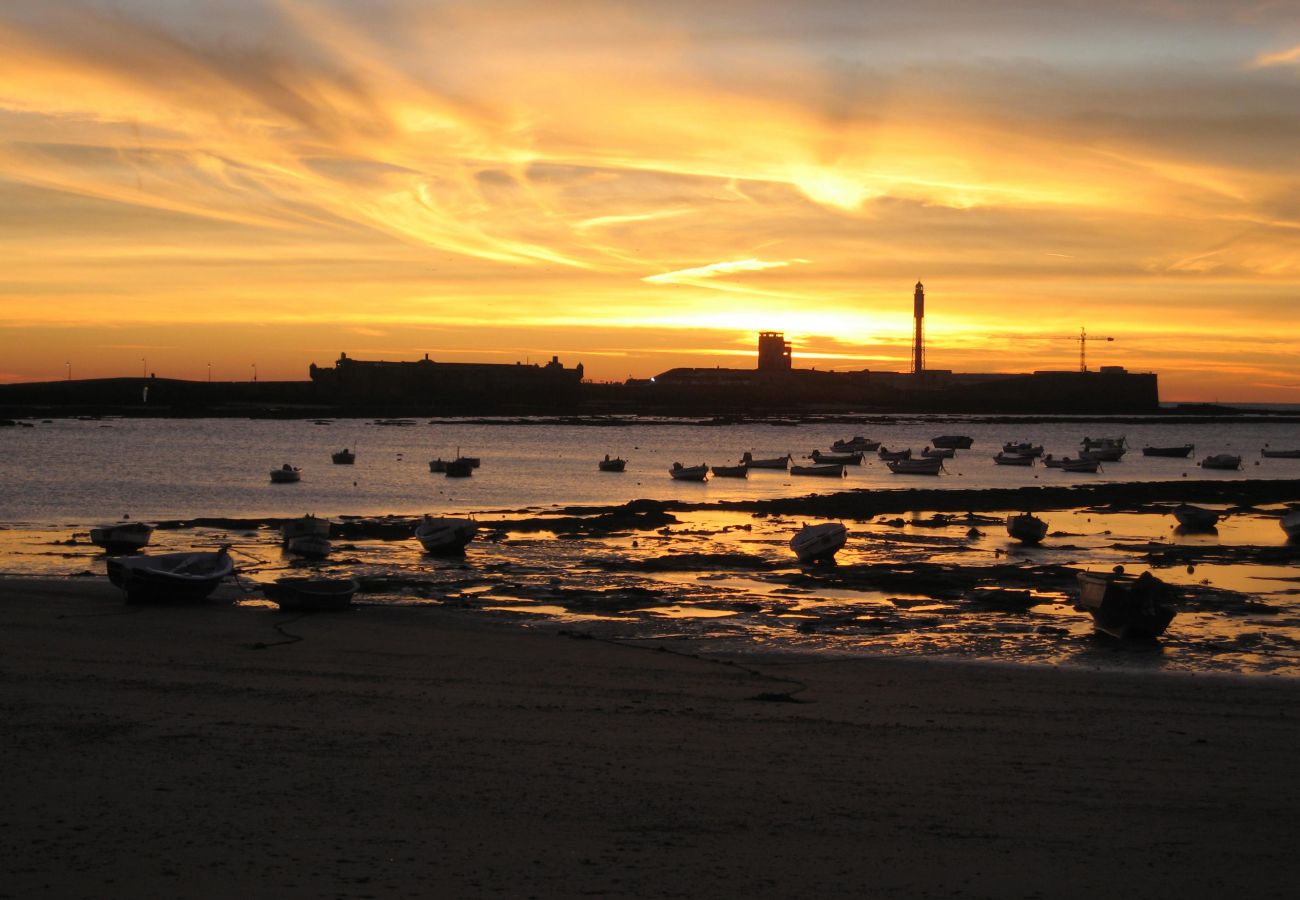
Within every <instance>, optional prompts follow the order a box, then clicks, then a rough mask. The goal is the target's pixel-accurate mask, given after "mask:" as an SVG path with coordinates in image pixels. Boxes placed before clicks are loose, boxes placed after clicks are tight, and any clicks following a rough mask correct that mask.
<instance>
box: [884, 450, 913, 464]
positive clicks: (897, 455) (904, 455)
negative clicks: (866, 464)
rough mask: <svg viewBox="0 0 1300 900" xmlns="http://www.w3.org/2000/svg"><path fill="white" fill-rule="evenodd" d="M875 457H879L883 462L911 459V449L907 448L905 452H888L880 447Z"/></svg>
mask: <svg viewBox="0 0 1300 900" xmlns="http://www.w3.org/2000/svg"><path fill="white" fill-rule="evenodd" d="M876 455H877V456H879V457H880V459H881V461H883V462H889V461H890V460H892V459H911V458H912V448H911V447H908V448H907V449H906V450H890V449H889V448H888V447H881V448H880V449H879V450H877V451H876Z"/></svg>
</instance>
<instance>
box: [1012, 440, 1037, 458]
mask: <svg viewBox="0 0 1300 900" xmlns="http://www.w3.org/2000/svg"><path fill="white" fill-rule="evenodd" d="M1002 452H1003V453H1008V454H1012V455H1014V456H1035V457H1036V456H1042V455H1043V445H1042V444H1031V443H1029V442H1028V441H1019V442H1016V441H1007V442H1006V443H1005V444H1003V445H1002Z"/></svg>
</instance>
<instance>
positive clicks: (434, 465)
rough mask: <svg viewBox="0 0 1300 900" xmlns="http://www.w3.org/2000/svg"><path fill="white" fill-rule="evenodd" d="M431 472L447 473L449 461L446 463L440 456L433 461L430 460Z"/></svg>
mask: <svg viewBox="0 0 1300 900" xmlns="http://www.w3.org/2000/svg"><path fill="white" fill-rule="evenodd" d="M429 471H430V472H446V471H447V461H446V460H445V459H443V458H442V457H441V456H439V457H438V458H437V459H431V460H429Z"/></svg>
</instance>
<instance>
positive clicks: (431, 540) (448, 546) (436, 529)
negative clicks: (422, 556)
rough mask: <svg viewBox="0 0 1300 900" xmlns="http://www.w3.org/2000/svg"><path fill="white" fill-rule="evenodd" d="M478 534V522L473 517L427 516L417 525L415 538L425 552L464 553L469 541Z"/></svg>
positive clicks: (442, 553) (444, 554) (445, 554)
mask: <svg viewBox="0 0 1300 900" xmlns="http://www.w3.org/2000/svg"><path fill="white" fill-rule="evenodd" d="M476 534H478V523H477V522H475V521H474V520H473V519H452V518H446V519H435V518H432V517H430V516H425V517H424V519H423V520H421V522H420V524H419V525H417V526H416V527H415V539H416V540H417V541H419V542H420V546H421V547H423V548H424V552H425V553H433V554H437V555H443V556H447V555H455V554H459V553H464V552H465V548H466V547H467V546H468V545H469V542H470V541H472V540H474V535H476Z"/></svg>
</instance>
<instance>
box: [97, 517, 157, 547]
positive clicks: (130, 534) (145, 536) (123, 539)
mask: <svg viewBox="0 0 1300 900" xmlns="http://www.w3.org/2000/svg"><path fill="white" fill-rule="evenodd" d="M152 535H153V526H152V525H146V524H145V523H144V522H118V523H116V524H114V525H100V526H98V527H95V528H92V529H90V542H91V543H92V544H94V545H95V546H96V547H103V548H104V549H105V550H107V551H108V552H109V553H135V552H136V551H138V550H139V549H140V548H141V547H143V546H144V545H145V544H147V543H149V538H150V537H151V536H152Z"/></svg>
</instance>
